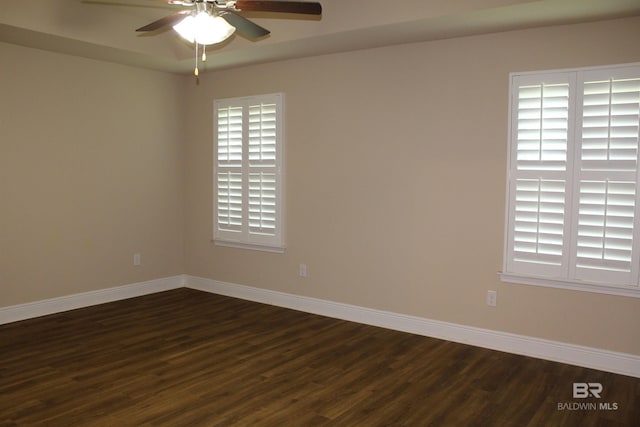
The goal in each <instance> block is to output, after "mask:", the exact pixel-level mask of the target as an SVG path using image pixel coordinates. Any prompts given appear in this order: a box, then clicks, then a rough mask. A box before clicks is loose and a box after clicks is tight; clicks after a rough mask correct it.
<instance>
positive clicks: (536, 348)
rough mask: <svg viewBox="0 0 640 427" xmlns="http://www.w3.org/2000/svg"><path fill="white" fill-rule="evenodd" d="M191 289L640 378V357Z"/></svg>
mask: <svg viewBox="0 0 640 427" xmlns="http://www.w3.org/2000/svg"><path fill="white" fill-rule="evenodd" d="M185 279H186V280H185V285H186V286H187V287H188V288H192V289H197V290H201V291H206V292H211V293H215V294H220V295H226V296H230V297H235V298H241V299H245V300H249V301H255V302H260V303H265V304H270V305H275V306H279V307H285V308H290V309H294V310H300V311H304V312H307V313H314V314H320V315H323V316H328V317H333V318H337V319H343V320H349V321H352V322H358V323H364V324H367V325H372V326H379V327H383V328H387V329H394V330H397V331H403V332H410V333H413V334H417V335H423V336H427V337H433V338H439V339H444V340H448V341H454V342H458V343H463V344H470V345H474V346H478V347H484V348H489V349H492V350H498V351H504V352H508V353H514V354H520V355H524V356H531V357H536V358H539V359H545V360H551V361H554V362H562V363H567V364H570V365H577V366H583V367H586V368H593V369H598V370H601V371H606V372H613V373H616V374H622V375H628V376H632V377H637V378H640V356H636V355H632V354H626V353H618V352H613V351H608V350H602V349H597V348H591V347H584V346H579V345H574V344H567V343H563V342H558V341H550V340H544V339H540V338H533V337H528V336H524V335H517V334H511V333H506V332H499V331H493V330H489V329H482V328H476V327H472V326H464V325H458V324H455V323H448V322H441V321H438V320H431V319H426V318H422V317H416V316H408V315H404V314H398V313H392V312H388V311H382V310H374V309H371V308H366V307H360V306H355V305H349V304H342V303H337V302H332V301H327V300H321V299H317V298H310V297H304V296H299V295H292V294H287V293H283V292H276V291H270V290H266V289H260V288H253V287H250V286H243V285H236V284H233V283H226V282H220V281H217V280H212V279H205V278H202V277H195V276H186V277H185Z"/></svg>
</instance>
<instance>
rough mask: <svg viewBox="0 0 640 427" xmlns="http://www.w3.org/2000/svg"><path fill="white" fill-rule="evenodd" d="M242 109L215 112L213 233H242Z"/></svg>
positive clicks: (222, 107) (219, 109)
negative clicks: (215, 152)
mask: <svg viewBox="0 0 640 427" xmlns="http://www.w3.org/2000/svg"><path fill="white" fill-rule="evenodd" d="M242 110H243V109H242V107H233V106H219V107H218V109H217V130H218V131H217V150H218V151H217V164H216V166H217V167H216V195H217V200H216V224H215V227H216V230H219V231H228V232H236V233H238V232H240V231H241V230H242V218H243V213H242V188H243V185H242V154H243V153H242V134H243V133H242V130H243V126H242V122H243V119H242Z"/></svg>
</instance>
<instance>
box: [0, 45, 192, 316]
mask: <svg viewBox="0 0 640 427" xmlns="http://www.w3.org/2000/svg"><path fill="white" fill-rule="evenodd" d="M182 83H183V78H180V77H176V76H171V75H168V74H164V73H157V72H151V71H149V70H142V69H135V68H131V67H125V66H120V65H115V64H110V63H104V62H97V61H92V60H87V59H81V58H75V57H71V56H66V55H59V54H53V53H48V52H44V51H39V50H34V49H28V48H23V47H18V46H14V45H8V44H4V43H0V307H5V306H10V305H14V304H20V303H26V302H31V301H38V300H43V299H47V298H52V297H59V296H63V295H69V294H75V293H79V292H86V291H91V290H96V289H102V288H108V287H113V286H118V285H124V284H130V283H135V282H139V281H144V280H148V279H154V278H159V277H166V276H171V275H175V274H180V273H182V272H183V258H182V257H183V248H182V241H183V235H182V224H183V210H182V205H183V172H184V163H183V149H182V140H181V131H182V125H183V120H182V116H181V115H180V114H181V113H180V111H181V109H180V107H181V105H180V101H179V100H180V93H181V91H180V88H181V86H182ZM136 252H139V253H141V254H142V265H141V266H139V267H133V254H134V253H136Z"/></svg>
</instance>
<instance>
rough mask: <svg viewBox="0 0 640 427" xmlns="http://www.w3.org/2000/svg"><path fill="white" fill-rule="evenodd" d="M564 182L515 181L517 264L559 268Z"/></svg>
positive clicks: (515, 255) (515, 251)
mask: <svg viewBox="0 0 640 427" xmlns="http://www.w3.org/2000/svg"><path fill="white" fill-rule="evenodd" d="M564 200H565V182H564V181H551V180H544V179H518V180H516V202H515V211H516V212H515V223H514V233H513V240H514V247H513V253H514V254H513V256H514V259H515V260H516V261H525V262H527V261H528V262H534V263H541V264H552V265H560V264H561V261H562V248H563V233H564V209H565V208H564V205H565V203H564Z"/></svg>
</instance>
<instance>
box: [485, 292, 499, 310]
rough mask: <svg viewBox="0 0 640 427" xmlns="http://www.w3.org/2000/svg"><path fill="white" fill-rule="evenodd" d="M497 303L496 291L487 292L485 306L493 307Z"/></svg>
mask: <svg viewBox="0 0 640 427" xmlns="http://www.w3.org/2000/svg"><path fill="white" fill-rule="evenodd" d="M497 302H498V293H497V292H496V291H487V305H488V306H490V307H495V306H496V303H497Z"/></svg>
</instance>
